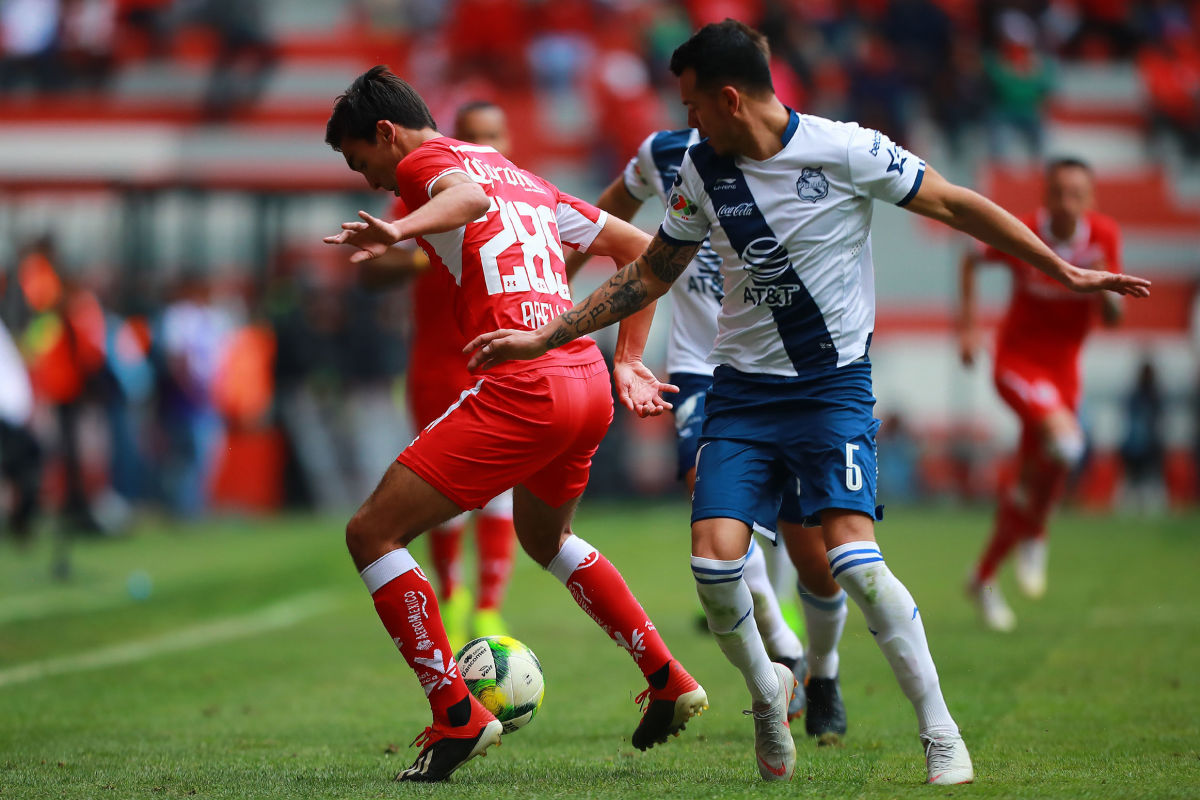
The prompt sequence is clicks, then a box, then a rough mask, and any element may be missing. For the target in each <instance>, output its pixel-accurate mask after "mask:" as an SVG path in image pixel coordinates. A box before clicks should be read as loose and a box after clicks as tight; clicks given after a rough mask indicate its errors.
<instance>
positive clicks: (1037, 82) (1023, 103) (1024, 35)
mask: <svg viewBox="0 0 1200 800" xmlns="http://www.w3.org/2000/svg"><path fill="white" fill-rule="evenodd" d="M998 32H999V42H998V43H997V46H996V49H995V50H993V51H992V52H989V53H986V54H985V55H984V72H985V73H986V75H987V79H988V84H989V87H990V89H991V95H992V107H991V114H990V116H991V120H990V124H989V125H988V134H989V139H990V142H991V149H992V155H993V157H995V158H1001V159H1003V158H1004V157H1005V156H1006V155H1007V153H1008V151H1009V147H1008V137H1009V134H1010V133H1011V132H1016V133H1017V134H1019V135H1020V136H1021V138H1023V139H1024V140H1025V144H1026V146H1027V148H1028V150H1029V157H1030V158H1031V159H1033V160H1038V159H1040V158H1041V156H1042V151H1043V131H1042V114H1043V110H1044V107H1045V104H1046V99H1047V98H1048V97H1049V96H1050V91H1051V89H1052V88H1053V85H1054V70H1053V67H1052V66H1051V63H1050V61H1049V59H1047V58H1046V57H1045V55H1043V54H1042V53H1041V52H1040V50H1039V48H1038V29H1037V26H1036V25H1035V24H1034V22H1033V20H1031V19H1030V18H1029V17H1028V16H1026V15H1025V14H1022V13H1021V12H1019V11H1012V10H1009V11H1005V12H1003V13H1002V14H1001V15H1000V19H999V26H998Z"/></svg>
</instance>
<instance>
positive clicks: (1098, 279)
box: [1064, 265, 1150, 297]
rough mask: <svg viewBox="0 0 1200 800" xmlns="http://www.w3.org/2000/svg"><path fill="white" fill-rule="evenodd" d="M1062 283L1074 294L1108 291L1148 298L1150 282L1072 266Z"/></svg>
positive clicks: (1134, 277)
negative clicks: (1074, 292)
mask: <svg viewBox="0 0 1200 800" xmlns="http://www.w3.org/2000/svg"><path fill="white" fill-rule="evenodd" d="M1064 282H1065V283H1066V285H1067V287H1068V288H1070V289H1072V290H1073V291H1076V292H1100V291H1109V292H1116V293H1117V294H1124V295H1129V296H1130V297H1149V296H1150V281H1148V280H1146V279H1145V278H1139V277H1137V276H1136V275H1123V274H1121V273H1116V272H1108V271H1107V270H1098V269H1082V268H1080V267H1076V266H1074V265H1072V266H1071V268H1070V269H1069V270H1068V271H1067V273H1066V275H1065V276H1064Z"/></svg>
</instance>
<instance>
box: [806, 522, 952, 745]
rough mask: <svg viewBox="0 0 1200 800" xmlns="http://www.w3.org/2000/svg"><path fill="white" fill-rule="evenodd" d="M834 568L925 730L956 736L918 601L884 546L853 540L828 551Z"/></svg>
mask: <svg viewBox="0 0 1200 800" xmlns="http://www.w3.org/2000/svg"><path fill="white" fill-rule="evenodd" d="M829 568H830V569H831V570H833V577H834V579H835V580H837V582H838V583H840V584H841V585H842V588H844V589H845V590H846V593H847V594H849V595H850V597H852V598H853V599H854V602H855V603H857V604H858V607H859V608H860V609H862V612H863V616H864V617H866V619H867V628H868V630H870V631H871V635H873V636H874V637H875V643H876V644H878V645H879V649H880V650H882V651H883V654H884V655H885V656H886V657H887V660H888V663H889V664H891V665H892V672H893V673H895V675H896V680H897V681H898V682H899V683H900V688H901V689H902V690H903V691H904V695H905V696H906V697H907V698H908V699H909V701H910V702H911V703H912V704H913V710H914V711H916V712H917V723H918V725H919V726H920V730H921V733H936V734H939V735H943V734H957V733H958V725H956V724H955V723H954V718H953V717H951V716H950V710H949V709H948V708H946V701H945V699H944V698H943V697H942V689H941V686H940V685H939V684H938V674H937V668H936V667H935V666H934V665H933V656H931V655H930V653H929V643H928V642H927V641H926V639H925V626H924V625H923V624H922V623H921V618H920V614H919V612H918V611H917V604H916V601H914V600H913V597H912V595H911V594H909V591H908V589H906V588H904V584H903V583H901V582H900V581H899V580H898V579H897V578H896V576H895V575H893V574H892V571H891V570H890V569H888V567H887V564H885V563H884V562H883V556H882V555H881V554H880V552H879V545H877V544H875V542H849V543H847V544H843V545H841V546H839V547H835V548H833V549H832V550H830V551H829Z"/></svg>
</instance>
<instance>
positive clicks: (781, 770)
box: [758, 756, 787, 777]
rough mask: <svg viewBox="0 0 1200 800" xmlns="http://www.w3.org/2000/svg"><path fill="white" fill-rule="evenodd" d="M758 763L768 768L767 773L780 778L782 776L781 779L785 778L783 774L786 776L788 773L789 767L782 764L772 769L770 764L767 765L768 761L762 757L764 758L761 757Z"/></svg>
mask: <svg viewBox="0 0 1200 800" xmlns="http://www.w3.org/2000/svg"><path fill="white" fill-rule="evenodd" d="M758 763H760V764H762V765H763V766H764V767H766V768H767V772H770V773H771V774H772V775H778V776H780V777H783V774H784V773H785V772H787V767H786V766H784V765H783V764H780V765H779V766H778V767H772V766H771V765H770V764H768V763H767V762H766V761H765V760H764V759H763V757H762V756H759V757H758Z"/></svg>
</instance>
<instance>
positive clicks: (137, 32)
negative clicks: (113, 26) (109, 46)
mask: <svg viewBox="0 0 1200 800" xmlns="http://www.w3.org/2000/svg"><path fill="white" fill-rule="evenodd" d="M174 3H175V0H116V18H117V25H118V28H119V30H120V34H119V35H120V36H125V37H128V36H133V37H137V38H138V39H140V44H141V45H142V49H143V50H144V51H145V53H146V54H147V55H149V56H150V57H152V58H158V57H160V56H162V55H164V54H165V52H166V49H167V43H168V36H169V34H170V31H171V27H172V20H171V11H172V8H173V7H174Z"/></svg>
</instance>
